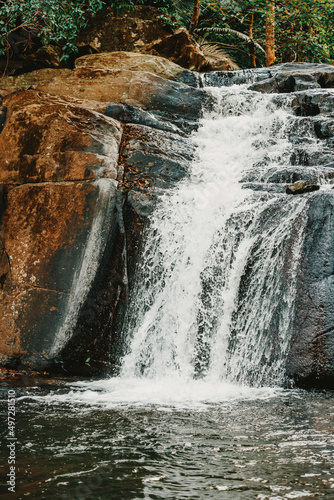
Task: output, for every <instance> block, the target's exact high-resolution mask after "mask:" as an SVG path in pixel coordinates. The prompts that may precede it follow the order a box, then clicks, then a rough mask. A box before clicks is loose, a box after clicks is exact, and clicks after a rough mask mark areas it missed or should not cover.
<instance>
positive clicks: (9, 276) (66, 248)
mask: <svg viewBox="0 0 334 500" xmlns="http://www.w3.org/2000/svg"><path fill="white" fill-rule="evenodd" d="M183 82H186V83H183ZM190 85H191V86H190ZM196 86H197V78H196V76H195V74H193V73H191V72H190V71H187V70H184V69H183V68H181V67H179V66H177V65H175V64H173V63H171V62H169V61H167V60H166V59H162V58H159V57H155V56H143V55H142V54H131V53H125V52H118V53H113V54H99V55H96V56H87V57H84V58H80V59H79V60H78V61H77V68H76V69H74V70H73V71H71V70H68V69H59V70H56V69H54V70H37V71H35V72H33V73H30V74H25V75H21V76H18V77H8V78H6V79H3V81H2V83H1V86H0V93H1V95H2V115H1V116H2V117H3V119H2V122H3V129H2V132H1V134H0V151H1V160H0V182H1V184H0V188H1V189H0V195H1V222H2V225H1V241H0V243H1V261H0V264H1V266H0V274H1V289H0V294H1V304H2V309H1V318H0V332H1V335H0V338H1V344H0V351H1V363H2V364H3V365H6V366H9V367H14V368H17V367H19V366H20V365H21V366H23V365H24V366H26V367H30V368H33V369H36V370H42V369H46V368H47V369H50V368H53V369H54V370H64V371H66V372H68V373H72V374H73V373H79V374H84V373H86V374H90V373H97V372H103V371H106V370H110V369H111V368H112V366H111V364H112V358H110V352H111V350H112V346H114V345H116V344H115V342H114V340H115V338H114V337H115V336H117V332H119V329H120V326H121V323H122V317H123V315H124V311H125V308H126V301H127V297H128V293H129V285H130V286H131V280H132V276H133V272H134V268H135V263H136V257H137V254H138V251H139V247H140V239H141V233H142V230H143V227H144V225H145V222H146V219H147V215H148V214H149V213H150V212H151V210H152V209H153V207H154V203H155V200H156V197H157V196H158V195H159V192H160V191H161V190H163V189H164V188H166V187H170V186H172V185H173V184H174V183H175V182H176V181H177V180H178V179H180V178H181V177H182V176H183V175H184V174H185V172H186V170H187V161H189V159H190V157H191V151H189V147H188V146H186V144H185V142H184V141H185V136H186V135H187V131H188V130H192V128H193V127H194V126H195V122H196V120H197V118H198V116H199V113H200V110H201V106H202V99H203V94H202V91H201V90H200V89H198V88H196Z"/></svg>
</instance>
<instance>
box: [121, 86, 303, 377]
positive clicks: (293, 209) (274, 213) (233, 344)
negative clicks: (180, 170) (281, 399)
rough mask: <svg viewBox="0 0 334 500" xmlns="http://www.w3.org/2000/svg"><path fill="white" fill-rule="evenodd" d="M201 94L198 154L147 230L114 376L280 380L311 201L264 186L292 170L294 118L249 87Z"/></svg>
mask: <svg viewBox="0 0 334 500" xmlns="http://www.w3.org/2000/svg"><path fill="white" fill-rule="evenodd" d="M207 91H208V93H209V94H210V95H211V97H212V99H211V102H212V101H213V102H214V105H213V106H212V107H213V108H214V111H212V109H211V110H209V111H205V112H204V116H203V118H202V120H201V122H200V127H199V130H198V132H196V133H194V134H193V136H192V139H191V140H192V141H193V142H194V144H195V146H196V148H197V157H196V160H195V161H194V162H193V164H192V166H191V169H190V171H189V175H188V177H187V179H186V180H184V181H182V182H180V183H179V184H178V186H177V188H176V189H174V190H173V191H169V192H167V193H166V194H164V196H162V198H161V200H160V203H159V205H158V207H157V209H156V211H155V213H154V214H153V216H152V219H151V222H150V227H149V229H148V231H147V234H146V245H145V248H144V251H143V255H142V260H141V266H140V269H139V270H138V276H137V284H136V286H135V289H134V292H133V300H132V303H131V304H130V307H129V316H128V318H127V323H126V331H127V337H128V352H127V354H126V356H125V357H124V360H123V365H122V369H121V378H123V379H124V378H132V377H143V378H149V379H154V378H157V379H158V378H165V377H167V378H168V377H175V376H176V377H181V378H182V379H183V380H188V381H189V380H192V379H197V378H201V379H203V380H205V381H207V382H214V381H222V380H223V381H228V382H232V383H235V382H238V383H242V384H250V385H262V384H270V385H272V384H274V385H279V384H282V383H283V379H284V362H285V356H286V352H287V348H288V346H289V340H290V335H291V328H292V325H291V318H292V316H293V315H292V310H293V307H294V298H295V292H296V290H295V276H296V273H297V271H298V262H299V257H300V250H301V247H302V244H303V239H304V225H305V217H303V213H304V210H305V206H306V199H305V198H303V197H302V198H300V197H299V198H298V197H288V196H287V195H286V194H285V193H284V189H283V187H282V186H280V189H277V184H276V185H275V186H276V189H275V186H273V185H270V184H266V190H264V189H263V186H264V184H263V183H264V182H266V181H267V180H268V178H269V177H270V176H272V174H273V171H275V172H279V171H280V169H282V168H283V167H284V168H286V167H287V166H288V165H289V162H290V156H291V143H290V142H289V132H290V131H291V127H293V126H294V125H293V124H294V120H296V118H294V117H292V114H291V107H290V106H289V102H288V100H287V101H286V103H285V106H284V105H283V104H282V102H280V103H279V104H278V103H276V101H277V96H276V97H275V96H270V95H263V94H258V93H255V92H252V91H249V90H247V88H246V86H245V85H242V86H238V87H237V86H234V87H230V88H228V89H226V88H220V89H218V88H212V89H207ZM287 99H288V98H287ZM289 108H290V111H289ZM310 140H311V139H310ZM250 182H252V183H253V184H250ZM251 187H252V188H253V189H251Z"/></svg>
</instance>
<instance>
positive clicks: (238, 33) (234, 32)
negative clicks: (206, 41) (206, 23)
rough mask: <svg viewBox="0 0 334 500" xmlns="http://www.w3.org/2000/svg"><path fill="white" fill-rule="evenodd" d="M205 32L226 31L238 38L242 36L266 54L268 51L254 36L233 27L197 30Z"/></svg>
mask: <svg viewBox="0 0 334 500" xmlns="http://www.w3.org/2000/svg"><path fill="white" fill-rule="evenodd" d="M203 32H204V33H217V34H222V33H225V34H228V35H235V36H237V37H238V38H240V39H241V40H245V42H247V44H254V46H255V47H256V48H258V49H259V50H261V52H263V53H264V54H265V53H266V51H265V50H264V48H263V47H261V45H260V44H259V43H258V42H257V41H256V40H254V38H250V37H249V36H248V35H245V33H241V32H240V31H236V30H232V29H231V28H217V27H213V28H198V29H197V30H196V33H203Z"/></svg>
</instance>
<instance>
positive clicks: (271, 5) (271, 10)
mask: <svg viewBox="0 0 334 500" xmlns="http://www.w3.org/2000/svg"><path fill="white" fill-rule="evenodd" d="M265 50H266V55H267V57H266V66H271V65H272V64H274V62H275V60H276V57H275V0H267V17H266V45H265Z"/></svg>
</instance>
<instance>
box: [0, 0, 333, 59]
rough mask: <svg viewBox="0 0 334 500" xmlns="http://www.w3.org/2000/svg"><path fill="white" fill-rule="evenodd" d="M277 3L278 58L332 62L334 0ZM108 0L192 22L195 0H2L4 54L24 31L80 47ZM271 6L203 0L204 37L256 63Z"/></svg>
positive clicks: (262, 1)
mask: <svg viewBox="0 0 334 500" xmlns="http://www.w3.org/2000/svg"><path fill="white" fill-rule="evenodd" d="M275 4H276V17H275V37H276V56H277V62H286V61H309V62H326V63H331V64H332V63H333V61H334V49H333V47H334V32H333V19H334V0H303V1H300V0H276V2H275ZM105 5H108V6H110V7H112V8H113V9H115V10H116V11H121V10H122V9H123V10H125V11H126V10H131V9H134V8H135V7H136V6H138V5H151V6H154V7H157V8H159V10H160V12H161V14H160V16H159V18H160V20H163V21H164V22H165V23H167V24H171V25H174V26H175V25H183V26H186V27H187V28H188V27H189V24H190V20H191V15H192V10H193V5H194V0H123V1H122V0H121V1H119V0H24V1H23V0H0V55H4V54H7V55H8V56H10V55H11V52H12V48H13V46H14V45H15V43H16V46H17V40H19V43H20V37H21V38H22V37H23V42H22V44H23V45H24V47H25V48H28V47H29V44H30V43H31V41H32V39H33V38H34V37H37V36H38V38H39V40H40V41H41V43H42V44H49V43H54V44H57V45H59V46H61V47H62V48H63V58H64V59H66V58H68V57H69V55H70V54H71V53H73V52H75V51H76V50H77V49H76V39H77V36H78V34H79V32H80V30H81V29H82V28H84V27H85V26H86V25H87V23H88V21H89V19H90V17H91V16H94V15H95V14H96V13H97V12H99V11H100V10H101V9H102V7H103V6H105ZM267 6H268V2H267V0H201V3H200V7H201V15H200V22H199V26H198V28H199V29H203V28H206V29H207V32H206V34H205V37H206V40H207V41H212V42H217V43H219V44H220V46H221V47H222V48H223V49H226V50H228V52H229V53H230V54H231V55H232V57H234V58H235V59H236V61H237V63H238V64H239V65H240V66H241V67H247V66H249V64H250V57H249V55H250V52H251V51H255V55H256V59H257V64H258V65H264V61H265V59H264V55H263V53H262V51H261V49H260V46H261V47H264V44H265V18H266V12H267ZM199 33H200V34H202V35H203V33H204V31H202V32H201V31H199ZM250 34H251V36H252V39H251V40H250ZM252 40H253V43H252Z"/></svg>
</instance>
